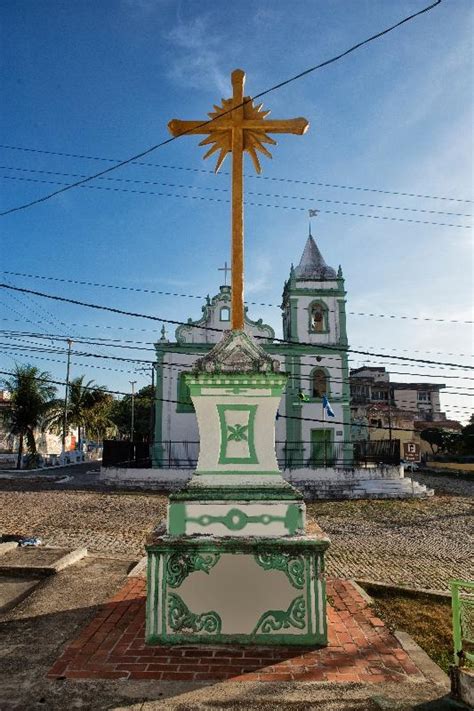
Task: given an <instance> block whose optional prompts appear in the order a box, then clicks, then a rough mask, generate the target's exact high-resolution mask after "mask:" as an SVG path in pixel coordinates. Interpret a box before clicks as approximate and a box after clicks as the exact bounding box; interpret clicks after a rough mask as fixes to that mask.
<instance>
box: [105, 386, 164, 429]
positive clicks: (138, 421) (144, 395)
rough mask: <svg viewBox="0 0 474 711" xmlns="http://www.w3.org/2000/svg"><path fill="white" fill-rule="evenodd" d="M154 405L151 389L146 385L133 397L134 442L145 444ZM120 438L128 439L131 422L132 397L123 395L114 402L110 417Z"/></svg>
mask: <svg viewBox="0 0 474 711" xmlns="http://www.w3.org/2000/svg"><path fill="white" fill-rule="evenodd" d="M153 405H154V396H153V387H152V386H151V385H146V386H145V387H144V388H141V390H139V391H138V392H137V393H136V395H135V403H134V409H135V416H134V420H135V422H134V428H133V429H134V435H135V439H136V440H141V441H142V442H144V441H145V442H146V441H147V440H149V437H150V428H151V415H152V407H153ZM110 417H111V420H112V421H113V422H114V423H115V425H116V426H117V428H118V431H119V432H120V434H121V435H122V436H125V437H130V427H131V422H132V396H131V395H125V396H124V397H123V398H122V399H121V400H115V402H114V406H113V408H112V413H111V415H110Z"/></svg>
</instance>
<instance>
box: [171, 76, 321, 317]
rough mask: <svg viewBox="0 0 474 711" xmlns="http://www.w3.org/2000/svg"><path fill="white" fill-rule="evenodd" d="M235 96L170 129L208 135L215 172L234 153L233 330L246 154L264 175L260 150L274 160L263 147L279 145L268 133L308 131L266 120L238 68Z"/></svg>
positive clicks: (298, 123) (303, 125) (299, 122)
mask: <svg viewBox="0 0 474 711" xmlns="http://www.w3.org/2000/svg"><path fill="white" fill-rule="evenodd" d="M231 80H232V89H233V94H232V98H230V99H222V104H221V106H216V105H214V111H211V112H210V113H209V114H208V116H209V117H210V118H211V119H212V121H211V122H209V121H206V120H204V121H179V120H178V119H173V120H172V121H170V122H169V124H168V128H169V130H170V132H171V133H172V135H173V136H181V135H183V134H207V138H205V139H204V140H202V141H201V142H200V144H199V145H200V146H204V145H209V144H213V145H211V148H209V150H208V151H207V153H206V154H205V156H204V158H208V157H209V156H211V155H212V154H213V153H216V152H217V151H220V153H219V157H218V159H217V163H216V168H215V171H216V173H217V171H218V170H219V168H220V167H221V165H222V163H223V162H224V159H225V157H226V156H227V154H228V153H232V264H231V267H232V329H233V330H234V331H240V330H243V328H244V313H245V312H244V204H243V203H244V174H243V154H244V152H247V153H248V154H249V155H250V158H251V159H252V163H253V164H254V167H255V170H256V171H257V173H260V172H261V167H260V162H259V159H258V156H257V151H259V152H260V153H263V155H266V156H267V157H268V158H271V157H272V156H271V153H270V151H269V150H268V149H267V148H266V147H265V146H264V145H263V144H264V143H270V144H272V145H276V141H274V140H273V138H271V137H270V136H269V135H267V134H268V133H294V134H297V135H302V134H303V133H305V132H306V130H307V129H308V125H309V124H308V121H307V120H306V119H304V118H295V119H284V120H266V116H268V114H269V113H270V111H262V104H258V105H257V106H255V105H254V103H253V100H252V98H251V97H249V96H245V97H244V84H245V72H243V71H242V69H235V70H234V71H233V72H232V75H231Z"/></svg>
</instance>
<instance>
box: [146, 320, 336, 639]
mask: <svg viewBox="0 0 474 711" xmlns="http://www.w3.org/2000/svg"><path fill="white" fill-rule="evenodd" d="M277 369H278V362H277V361H272V360H271V358H270V357H269V356H268V355H267V354H266V353H265V352H264V351H263V350H262V349H260V348H259V347H258V346H257V345H256V344H255V343H254V342H253V341H252V340H251V339H250V338H248V337H247V336H246V335H245V333H243V332H232V333H229V334H227V335H226V336H225V337H224V339H223V340H222V341H221V342H220V343H218V344H217V345H216V346H215V347H214V348H213V349H212V351H210V353H208V354H207V355H206V356H205V357H204V358H203V359H201V361H198V363H197V367H196V370H195V371H194V372H193V373H190V374H188V375H186V382H187V384H188V386H189V388H190V394H191V397H192V401H193V404H194V407H195V410H196V416H197V419H198V424H199V434H200V455H199V461H198V465H197V468H196V471H195V473H194V475H193V477H192V479H191V481H190V483H189V484H188V486H187V487H186V488H184V489H183V490H182V491H179V492H177V493H175V494H172V495H171V496H170V502H169V507H168V521H167V527H166V532H164V531H163V533H157V535H155V536H154V538H153V539H152V540H151V541H150V543H149V545H148V546H147V552H148V601H147V603H148V604H147V631H146V636H147V641H148V642H149V643H150V644H153V643H160V642H161V643H165V642H166V643H170V642H172V643H173V642H176V643H178V642H179V643H181V642H186V643H192V642H212V643H216V642H233V643H236V642H238V643H256V644H260V643H265V644H268V643H271V644H299V645H300V644H309V645H311V644H312V645H314V644H326V642H327V633H326V598H325V589H324V551H325V550H326V548H327V547H328V545H329V541H328V539H327V538H325V537H324V535H323V534H322V533H319V534H317V535H315V536H306V535H305V533H304V532H305V504H304V501H303V497H302V495H301V494H300V493H299V492H298V491H297V490H296V489H294V488H293V487H292V486H291V485H290V484H288V483H287V482H285V481H284V479H283V478H282V476H281V473H280V471H279V470H278V465H277V461H276V456H275V441H274V440H275V426H274V423H275V416H276V412H277V409H278V405H279V402H280V398H281V395H282V392H283V390H284V387H285V384H286V379H287V378H286V375H283V374H281V373H278V372H277Z"/></svg>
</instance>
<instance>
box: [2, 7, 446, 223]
mask: <svg viewBox="0 0 474 711" xmlns="http://www.w3.org/2000/svg"><path fill="white" fill-rule="evenodd" d="M440 4H441V0H435V2H433V3H431V5H428V6H426V7H424V8H422V9H421V10H418V11H417V12H415V13H412V14H411V15H409V16H407V17H404V18H403V19H402V20H400V21H399V22H397V23H395V24H394V25H391V26H390V27H387V28H386V29H384V30H382V31H380V32H377V33H376V34H375V35H371V36H370V37H368V38H367V39H365V40H362V41H361V42H358V43H357V44H354V45H352V47H349V49H347V50H345V51H344V52H341V53H339V54H337V55H335V56H334V57H331V58H330V59H326V60H325V61H324V62H320V63H319V64H316V65H315V66H313V67H309V68H308V69H305V70H304V71H302V72H299V73H298V74H296V75H294V76H293V77H290V78H289V79H285V80H284V81H281V82H279V83H278V84H275V85H274V86H272V87H270V88H269V89H265V91H261V92H260V93H258V94H255V95H254V96H253V97H250V98H249V99H246V100H244V101H243V102H242V103H241V104H239V105H238V106H232V108H231V109H229V110H227V111H224V112H222V113H220V114H219V119H221V118H222V117H223V116H225V115H226V114H228V113H231V112H232V111H234V110H235V109H236V108H240V107H242V106H245V105H246V104H248V103H251V102H252V101H254V100H255V99H259V98H261V97H262V96H266V95H267V94H270V93H271V92H273V91H276V90H277V89H281V88H282V87H284V86H287V85H288V84H290V83H292V82H294V81H296V80H298V79H301V78H303V77H305V76H307V75H308V74H311V73H312V72H315V71H316V70H317V69H322V68H323V67H327V66H329V65H330V64H333V63H334V62H337V61H339V60H340V59H342V58H343V57H346V56H347V55H349V54H351V53H352V52H355V51H356V50H358V49H360V47H363V46H364V45H366V44H369V42H373V41H374V40H376V39H378V38H379V37H383V36H384V35H386V34H388V33H389V32H392V31H393V30H395V29H396V28H398V27H401V26H402V25H404V24H405V23H407V22H410V21H411V20H413V19H415V17H419V16H420V15H423V14H425V13H427V12H430V11H431V10H433V8H435V7H436V6H437V5H440ZM214 120H215V119H214V118H211V119H209V120H208V121H203V122H202V123H201V124H199V126H197V127H196V126H195V127H194V128H193V129H189V130H188V131H183V132H182V133H181V134H180V136H182V135H185V134H186V133H191V132H192V131H194V130H195V129H196V128H201V127H204V126H208V125H209V124H210V123H212V122H213V121H214ZM176 138H177V137H176V136H171V138H167V139H165V140H164V141H161V142H160V143H157V144H155V145H154V146H150V148H146V149H145V150H143V151H140V152H139V153H137V154H136V155H133V156H131V157H130V158H127V159H125V160H123V161H120V162H119V163H117V164H116V165H112V166H110V167H109V168H105V169H104V170H101V171H99V172H98V173H95V174H94V175H90V176H88V177H87V178H82V179H81V180H77V181H76V182H74V183H71V184H69V185H65V186H64V187H62V188H60V189H59V190H55V191H54V192H52V193H49V194H48V195H43V196H42V197H40V198H36V199H35V200H31V201H30V202H27V203H23V204H22V205H17V206H16V207H12V208H10V209H8V210H4V211H3V212H1V213H0V217H5V216H6V215H10V214H11V213H13V212H18V211H20V210H25V209H27V208H29V207H32V206H33V205H38V204H39V203H42V202H46V201H47V200H50V199H51V198H53V197H55V196H56V195H60V194H61V193H64V192H66V191H67V190H72V189H73V188H76V187H79V186H80V185H84V184H85V183H88V182H89V181H91V180H94V178H99V177H101V176H102V175H106V174H108V173H111V172H112V171H114V170H117V169H118V168H121V167H123V166H125V165H129V164H130V163H133V162H134V161H136V160H138V159H139V158H143V157H144V156H146V155H149V154H150V153H153V152H154V151H156V150H157V149H158V148H161V147H162V146H165V145H168V144H169V143H171V142H172V141H174V140H176Z"/></svg>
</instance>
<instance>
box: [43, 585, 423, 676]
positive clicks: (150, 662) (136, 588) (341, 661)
mask: <svg viewBox="0 0 474 711" xmlns="http://www.w3.org/2000/svg"><path fill="white" fill-rule="evenodd" d="M145 595H146V592H145V581H144V580H143V578H133V577H132V578H129V580H128V581H127V583H126V585H125V586H124V587H123V588H122V589H121V590H120V592H119V593H118V594H117V595H115V596H114V597H113V598H112V599H111V600H109V601H108V602H107V603H105V604H104V605H103V606H102V607H101V609H100V610H99V612H98V614H97V615H96V617H95V618H94V619H93V620H92V622H90V624H88V625H87V626H86V627H85V628H84V629H83V630H82V632H81V633H80V635H79V637H77V639H75V640H74V641H72V642H71V643H70V644H69V645H68V646H67V647H66V649H65V651H64V652H63V654H62V655H61V656H60V657H59V659H58V660H57V661H56V662H55V664H54V665H53V667H52V668H51V669H50V671H49V673H48V677H49V678H68V679H149V680H154V679H156V680H163V681H219V680H226V679H229V680H230V679H231V680H232V681H328V682H364V683H376V682H387V681H408V680H420V681H425V680H426V678H425V676H424V675H423V674H422V672H421V671H420V670H419V669H418V667H417V666H416V665H415V664H414V662H413V661H412V660H411V659H410V657H409V655H408V654H407V652H405V650H403V649H402V648H401V646H400V644H399V643H398V641H397V640H396V639H395V637H394V636H393V635H392V634H391V633H390V632H389V631H388V629H387V628H386V627H385V625H384V623H383V622H382V620H380V619H378V618H377V617H375V616H374V614H373V611H372V610H371V608H370V606H369V605H367V603H366V601H365V600H364V599H363V598H362V597H361V595H360V594H359V593H358V592H357V591H356V589H355V588H354V587H353V585H352V584H351V583H350V582H348V581H344V580H339V579H337V580H329V581H328V596H329V599H330V601H331V605H330V606H329V607H328V618H329V646H328V647H325V648H315V649H310V648H308V647H268V646H267V647H259V646H248V647H244V646H219V647H217V646H210V645H201V646H198V645H193V646H191V645H178V646H165V645H156V646H147V645H145V643H144V635H145V599H146V598H145Z"/></svg>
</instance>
